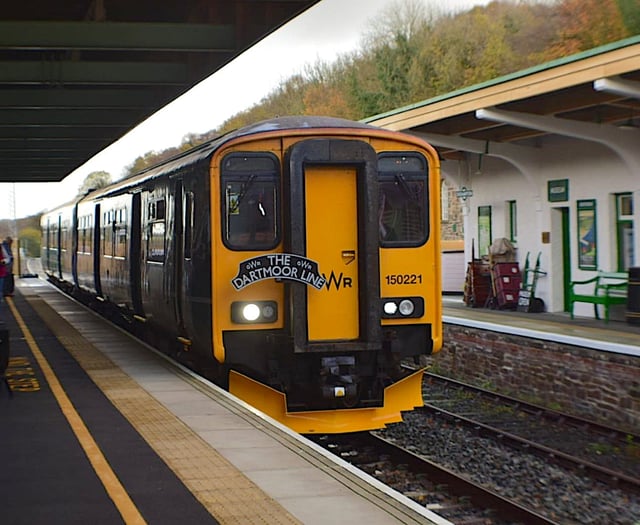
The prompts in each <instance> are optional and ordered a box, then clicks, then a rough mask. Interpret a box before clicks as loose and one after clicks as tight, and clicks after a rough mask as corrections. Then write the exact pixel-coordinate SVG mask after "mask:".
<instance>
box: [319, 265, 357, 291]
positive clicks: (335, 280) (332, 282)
mask: <svg viewBox="0 0 640 525" xmlns="http://www.w3.org/2000/svg"><path fill="white" fill-rule="evenodd" d="M322 277H324V278H325V281H326V283H325V284H324V286H325V288H326V289H327V290H331V287H332V286H335V287H336V290H340V288H341V287H342V288H351V287H352V286H353V279H352V278H351V277H347V276H345V275H343V274H342V272H340V275H339V276H338V277H336V274H335V273H333V270H331V275H330V276H329V277H327V276H326V275H325V274H322Z"/></svg>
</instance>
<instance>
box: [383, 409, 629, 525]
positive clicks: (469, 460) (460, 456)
mask: <svg viewBox="0 0 640 525" xmlns="http://www.w3.org/2000/svg"><path fill="white" fill-rule="evenodd" d="M379 434H380V435H381V436H383V437H385V438H386V439H389V440H390V441H393V442H395V443H397V444H398V445H400V446H402V447H404V448H407V449H408V450H411V451H412V452H414V453H416V454H419V455H422V456H424V457H427V458H429V459H430V460H432V461H434V462H436V463H438V464H440V465H444V466H446V467H448V468H450V469H451V470H454V471H456V472H458V473H462V474H464V475H465V476H467V477H468V478H470V479H472V480H473V481H475V482H477V483H480V484H482V485H484V486H487V487H489V488H491V489H493V490H495V491H496V492H498V493H500V494H502V495H503V496H505V497H508V498H512V499H515V500H517V501H519V502H520V503H521V504H522V505H526V506H527V507H530V508H533V509H535V510H536V511H538V512H539V513H541V514H543V515H545V516H547V517H549V518H551V519H553V520H554V521H557V522H558V523H564V524H580V525H596V524H597V525H600V524H602V525H613V524H620V525H640V496H638V495H637V494H628V493H624V492H623V491H621V490H617V489H613V488H610V487H608V486H607V485H605V484H603V483H601V482H598V481H594V480H591V479H590V478H588V477H587V476H580V475H577V474H575V473H573V472H570V471H569V470H566V469H564V468H562V467H559V466H556V465H553V464H550V463H548V462H546V461H545V460H544V459H541V458H538V457H536V456H533V455H529V454H525V453H523V452H521V451H517V450H514V449H511V448H509V447H507V446H502V445H500V444H499V443H496V442H495V441H492V440H490V439H485V438H482V437H478V436H476V435H475V434H474V433H472V432H470V431H468V430H466V429H464V428H461V427H458V426H456V425H453V424H449V423H447V422H444V421H438V420H437V419H434V418H426V417H424V415H421V414H416V413H408V414H405V421H404V422H403V423H398V424H395V425H391V426H389V427H388V428H387V429H385V430H383V431H380V432H379Z"/></svg>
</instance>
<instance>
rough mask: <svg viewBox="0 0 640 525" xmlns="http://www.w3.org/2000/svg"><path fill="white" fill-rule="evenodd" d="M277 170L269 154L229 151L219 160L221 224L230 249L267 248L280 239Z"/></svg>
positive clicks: (275, 160) (277, 167)
mask: <svg viewBox="0 0 640 525" xmlns="http://www.w3.org/2000/svg"><path fill="white" fill-rule="evenodd" d="M279 173H280V168H279V164H278V160H277V158H276V157H275V156H273V155H271V154H268V153H258V154H256V153H242V154H240V153H232V154H230V155H227V156H226V157H225V158H224V159H223V160H222V173H221V181H222V195H223V196H224V198H223V205H222V225H223V238H224V243H225V245H226V246H228V247H229V248H231V249H233V250H268V249H271V248H275V247H276V246H277V245H278V242H279V219H278V216H279V213H278V207H279V199H280V197H279V191H280V190H279V188H280V181H279Z"/></svg>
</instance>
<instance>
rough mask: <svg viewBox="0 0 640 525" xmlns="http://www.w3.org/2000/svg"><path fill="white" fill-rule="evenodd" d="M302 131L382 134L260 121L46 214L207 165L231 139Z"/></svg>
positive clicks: (291, 120)
mask: <svg viewBox="0 0 640 525" xmlns="http://www.w3.org/2000/svg"><path fill="white" fill-rule="evenodd" d="M301 128H303V129H304V128H307V129H362V130H370V131H376V132H381V131H382V130H381V128H379V127H377V126H372V125H370V124H365V123H362V122H357V121H352V120H347V119H342V118H335V117H318V116H285V117H277V118H273V119H269V120H263V121H261V122H256V123H255V124H250V125H248V126H244V127H242V128H238V129H236V130H233V131H230V132H229V133H226V134H225V135H222V136H220V137H217V138H215V139H212V140H210V141H208V142H205V143H204V144H200V145H199V146H196V147H195V148H192V149H190V150H188V151H185V152H183V153H180V154H178V155H176V156H174V157H172V158H170V159H168V160H165V161H163V162H162V163H160V164H157V165H155V166H152V167H149V168H146V169H144V170H143V171H140V172H138V173H135V174H133V175H130V176H129V177H127V178H125V179H122V180H119V181H116V182H114V183H113V184H110V185H109V186H106V187H104V188H100V189H97V190H94V191H92V192H90V193H87V194H86V195H84V196H82V197H80V198H77V199H73V200H72V201H70V202H68V203H66V204H63V205H61V206H58V207H56V208H54V209H53V210H50V211H49V212H47V213H55V212H57V211H59V210H61V209H63V208H65V207H68V206H72V205H74V204H75V203H76V202H81V201H83V200H94V199H101V198H106V197H109V196H115V195H118V194H123V193H127V192H129V191H131V189H132V188H134V187H136V186H138V185H139V184H140V183H142V182H144V181H147V180H151V179H154V178H157V177H161V176H170V175H171V174H172V173H175V172H177V171H180V170H183V169H184V168H186V167H188V166H196V165H198V164H199V163H200V162H205V161H207V160H208V159H209V157H210V156H211V155H212V154H213V153H214V152H215V151H216V150H218V149H219V148H220V147H221V146H222V145H223V144H225V143H227V142H230V141H232V140H234V139H237V138H240V137H245V136H250V135H255V134H258V133H265V132H269V131H286V130H292V129H301Z"/></svg>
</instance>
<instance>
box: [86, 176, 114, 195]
mask: <svg viewBox="0 0 640 525" xmlns="http://www.w3.org/2000/svg"><path fill="white" fill-rule="evenodd" d="M111 182H112V178H111V174H110V173H108V172H106V171H93V172H91V173H89V175H87V176H86V178H85V179H84V182H83V183H82V184H81V185H80V187H79V188H78V195H84V194H85V193H87V192H88V191H90V190H97V189H99V188H104V187H105V186H108V185H109V184H111Z"/></svg>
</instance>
